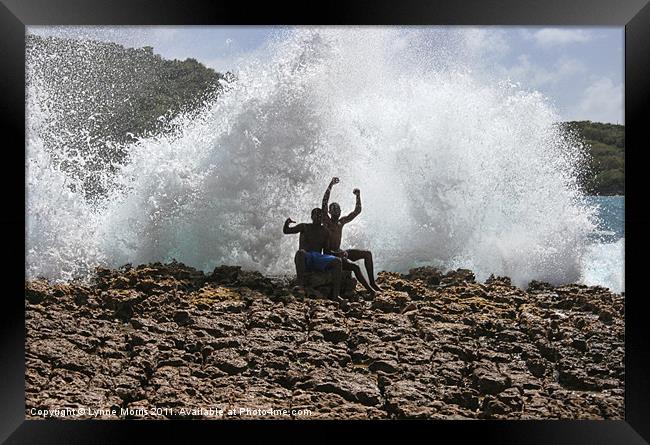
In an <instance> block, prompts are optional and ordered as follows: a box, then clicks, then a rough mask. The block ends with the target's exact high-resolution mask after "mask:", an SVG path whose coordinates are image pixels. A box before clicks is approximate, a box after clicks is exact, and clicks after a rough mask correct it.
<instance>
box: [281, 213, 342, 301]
mask: <svg viewBox="0 0 650 445" xmlns="http://www.w3.org/2000/svg"><path fill="white" fill-rule="evenodd" d="M311 220H312V222H311V223H300V224H298V225H295V226H293V227H290V226H289V224H291V223H295V221H294V220H292V219H291V218H287V220H286V221H285V222H284V227H283V228H282V232H283V233H285V234H290V233H300V241H299V245H298V251H297V252H296V255H295V257H294V262H295V264H296V275H297V277H296V278H297V281H298V285H299V286H304V284H305V282H304V276H305V272H310V271H314V270H319V271H324V270H333V271H334V277H333V283H332V295H331V297H332V298H333V299H334V300H340V295H341V278H342V272H341V263H342V260H341V259H340V258H338V257H336V256H334V255H327V254H324V253H323V250H328V249H329V238H330V234H329V232H328V230H327V228H325V227H324V226H323V225H322V211H321V209H319V208H318V207H317V208H315V209H313V210H312V211H311Z"/></svg>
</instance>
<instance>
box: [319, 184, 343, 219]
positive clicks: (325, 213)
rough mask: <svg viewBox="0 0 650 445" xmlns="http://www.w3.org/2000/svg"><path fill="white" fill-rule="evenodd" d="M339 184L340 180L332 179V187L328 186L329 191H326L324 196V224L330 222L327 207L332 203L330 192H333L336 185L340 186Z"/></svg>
mask: <svg viewBox="0 0 650 445" xmlns="http://www.w3.org/2000/svg"><path fill="white" fill-rule="evenodd" d="M338 182H339V178H332V180H331V181H330V185H328V186H327V190H325V194H324V195H323V206H322V210H323V216H322V218H323V221H324V222H329V219H330V215H329V212H328V209H327V205H328V204H329V201H330V192H331V191H332V186H333V185H334V184H338Z"/></svg>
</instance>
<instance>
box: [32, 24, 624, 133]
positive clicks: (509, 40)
mask: <svg viewBox="0 0 650 445" xmlns="http://www.w3.org/2000/svg"><path fill="white" fill-rule="evenodd" d="M278 29H279V28H278V27H256V26H247V27H242V26H206V27H196V26H190V27H171V26H147V27H137V28H133V27H111V28H107V27H101V28H100V27H74V28H70V27H30V28H29V29H28V32H33V33H36V34H41V35H52V34H53V35H62V36H67V37H90V38H96V39H101V40H110V41H115V42H117V43H121V44H123V45H126V46H133V47H138V46H145V45H149V46H153V47H154V52H156V53H158V54H160V55H161V56H163V57H165V58H172V59H186V58H188V57H192V58H195V59H197V60H199V61H201V62H202V63H204V64H206V65H207V66H210V67H212V68H214V69H216V70H218V71H222V72H224V71H228V70H231V71H235V70H236V68H237V65H238V64H239V63H241V62H245V61H246V59H247V57H251V55H252V54H254V53H256V52H257V51H258V50H259V49H260V48H262V47H263V46H264V44H265V43H266V42H267V41H268V40H269V39H270V38H271V37H272V36H273V35H274V34H275V33H276V32H277V30H278ZM438 29H440V28H439V27H438ZM449 29H454V28H452V27H450V28H449ZM463 29H465V30H466V31H467V32H466V34H465V35H466V43H467V45H468V47H469V48H470V49H472V50H474V51H475V52H476V54H477V55H478V56H480V60H482V61H486V63H488V64H489V65H490V71H491V72H493V73H495V74H496V75H497V76H498V77H501V78H504V79H505V78H509V79H511V80H513V81H515V82H519V83H520V84H521V85H522V86H523V87H524V88H528V89H534V90H538V91H540V92H542V93H543V94H544V95H546V96H548V97H549V98H550V100H551V101H552V102H553V103H554V104H555V106H556V109H557V111H558V113H559V114H560V116H561V117H562V118H563V119H565V120H592V121H598V122H611V123H623V122H624V113H623V109H624V105H623V95H624V90H623V88H624V85H623V81H624V29H623V28H622V27H620V28H612V27H582V28H576V27H558V28H547V27H463Z"/></svg>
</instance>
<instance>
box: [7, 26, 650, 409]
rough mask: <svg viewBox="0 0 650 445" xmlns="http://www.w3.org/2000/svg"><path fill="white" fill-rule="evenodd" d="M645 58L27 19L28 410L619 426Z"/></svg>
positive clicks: (586, 37)
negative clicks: (633, 95)
mask: <svg viewBox="0 0 650 445" xmlns="http://www.w3.org/2000/svg"><path fill="white" fill-rule="evenodd" d="M625 39H626V29H625V27H624V26H555V25H554V26H522V25H517V26H451V25H449V26H441V25H427V26H419V25H418V26H413V25H412V26H404V25H399V26H398V25H391V26H388V25H381V26H379V25H373V26H343V25H337V26H333V25H332V26H311V25H310V26H288V25H287V26H270V25H268V26H243V25H236V26H235V25H228V26H224V25H210V26H189V25H185V26H180V25H179V26H176V25H174V26H160V25H149V26H134V25H101V26H90V25H83V26H81V25H75V26H72V25H65V26H64V25H31V24H30V25H26V26H25V48H24V54H25V164H24V168H25V213H24V215H25V229H24V230H25V231H24V233H25V260H24V261H25V282H24V287H25V297H24V298H25V350H24V359H25V364H24V366H25V367H24V370H25V375H24V383H25V413H24V417H25V419H28V420H60V419H67V420H88V419H98V420H126V419H138V420H150V419H156V420H169V419H193V420H235V419H237V420H256V421H261V420H267V419H274V420H328V421H330V420H368V419H371V420H399V419H425V420H470V419H475V420H483V419H493V420H532V419H535V420H621V421H622V420H625V419H626V410H625V406H626V397H625V389H626V387H625V384H626V366H625V361H626V349H625V346H626V323H625V306H626V301H625V298H626V296H625V266H626V264H625V226H626V221H625V192H626V190H625V182H626V180H625V171H626V165H625V88H626V84H625V81H626V74H627V73H626V71H625V54H626V40H625ZM630 122H632V121H630ZM630 125H631V123H630ZM637 148H639V147H637ZM641 148H642V147H641ZM637 200H638V198H637ZM630 236H631V235H630ZM630 239H631V240H633V239H634V238H632V237H631V238H630ZM631 242H632V241H631ZM631 245H632V244H631ZM18 266H19V265H18ZM630 286H632V284H630ZM631 289H632V288H631Z"/></svg>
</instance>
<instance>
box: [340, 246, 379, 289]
mask: <svg viewBox="0 0 650 445" xmlns="http://www.w3.org/2000/svg"><path fill="white" fill-rule="evenodd" d="M346 252H347V253H348V259H349V260H350V261H358V260H363V264H364V265H365V266H366V273H367V274H368V281H369V282H370V286H372V288H373V289H374V290H376V291H379V292H381V291H382V290H383V289H382V288H381V287H379V285H378V284H377V283H376V282H375V270H374V264H373V262H372V252H370V251H369V250H360V249H349V250H347V251H346Z"/></svg>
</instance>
